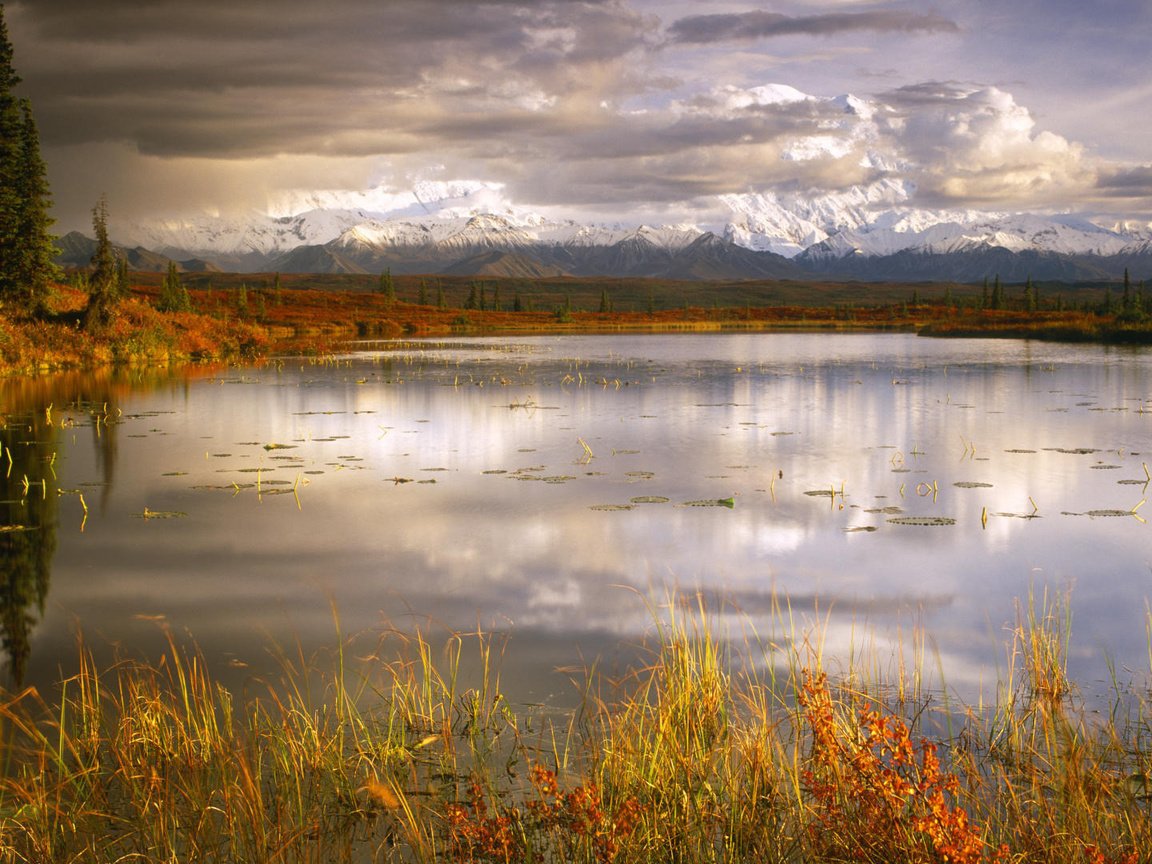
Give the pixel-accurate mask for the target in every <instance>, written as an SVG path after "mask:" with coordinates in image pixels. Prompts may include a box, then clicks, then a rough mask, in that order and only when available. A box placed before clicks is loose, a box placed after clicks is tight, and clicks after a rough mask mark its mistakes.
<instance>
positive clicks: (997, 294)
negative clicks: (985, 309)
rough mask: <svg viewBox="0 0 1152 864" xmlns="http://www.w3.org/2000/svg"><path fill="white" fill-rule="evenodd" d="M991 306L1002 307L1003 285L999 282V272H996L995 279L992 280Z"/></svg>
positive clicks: (994, 307)
mask: <svg viewBox="0 0 1152 864" xmlns="http://www.w3.org/2000/svg"><path fill="white" fill-rule="evenodd" d="M992 308H993V309H1003V308H1004V287H1003V286H1002V285H1001V284H1000V274H999V273H997V274H996V278H995V280H993V282H992Z"/></svg>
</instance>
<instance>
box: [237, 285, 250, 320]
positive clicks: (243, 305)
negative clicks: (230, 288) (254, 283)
mask: <svg viewBox="0 0 1152 864" xmlns="http://www.w3.org/2000/svg"><path fill="white" fill-rule="evenodd" d="M236 314H237V315H238V316H240V317H244V316H245V315H247V314H248V283H247V282H241V283H240V288H239V290H237V291H236Z"/></svg>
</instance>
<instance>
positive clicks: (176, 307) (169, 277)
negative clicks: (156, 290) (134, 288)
mask: <svg viewBox="0 0 1152 864" xmlns="http://www.w3.org/2000/svg"><path fill="white" fill-rule="evenodd" d="M157 308H158V309H159V310H160V311H161V312H187V311H189V310H190V309H191V308H192V301H191V298H189V296H188V290H187V289H186V288H185V287H184V286H183V285H182V284H181V283H180V274H179V272H177V270H176V262H175V261H169V262H168V272H167V273H166V274H165V275H164V282H163V283H162V284H161V286H160V302H159V303H158V304H157Z"/></svg>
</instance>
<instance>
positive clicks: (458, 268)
mask: <svg viewBox="0 0 1152 864" xmlns="http://www.w3.org/2000/svg"><path fill="white" fill-rule="evenodd" d="M914 191H915V190H914V189H913V188H911V186H910V184H909V183H908V182H907V181H901V180H893V179H885V180H880V181H878V182H876V183H873V184H871V185H869V186H860V187H853V188H851V189H848V190H846V191H843V192H838V193H830V194H823V195H809V196H803V195H778V194H771V193H748V194H734V195H726V196H723V197H722V198H721V199H720V201H721V202H722V204H723V205H725V207H726V208H727V210H728V211H729V217H728V220H727V221H726V222H724V223H722V224H720V223H717V224H711V225H705V224H677V225H660V226H649V225H628V224H623V223H611V224H609V223H580V222H576V221H573V220H570V219H564V218H555V217H551V216H548V215H545V214H543V213H541V212H537V211H533V210H529V209H526V208H522V207H518V206H516V205H515V204H513V203H511V202H510V201H508V200H507V199H506V198H505V196H504V194H503V189H502V187H501V186H500V185H498V184H494V183H482V182H456V183H422V184H419V185H418V186H416V187H414V188H413V189H412V190H410V191H407V192H395V191H391V190H386V189H377V190H369V191H367V192H363V193H337V192H318V193H299V194H292V195H285V196H283V197H282V198H281V199H280V200H278V201H276V202H273V205H272V206H271V207H270V208H269V212H268V213H253V214H251V215H250V216H249V217H247V218H243V219H241V218H210V217H200V218H189V219H179V220H169V221H156V222H149V223H147V224H137V225H120V226H116V225H113V233H114V236H115V237H116V239H117V240H118V242H119V243H121V244H122V245H124V246H126V247H128V248H136V249H146V250H150V251H152V252H155V253H158V254H159V255H160V256H163V257H165V258H169V259H173V260H177V261H185V260H188V259H198V260H200V261H208V262H212V263H211V266H216V267H219V268H220V269H225V270H240V271H270V270H279V271H281V272H382V271H383V270H384V269H386V268H387V269H391V270H392V271H393V272H397V273H404V272H408V273H417V272H419V273H433V272H459V273H466V272H469V267H470V266H475V268H481V267H483V268H487V269H486V270H485V272H488V273H490V274H493V275H498V274H499V273H500V272H501V271H502V270H503V271H505V272H504V275H537V276H540V275H563V274H571V275H580V276H589V275H615V276H662V277H668V278H672V277H682V278H772V277H802V276H804V275H810V274H812V273H814V272H815V273H820V274H822V275H824V276H827V277H830V278H869V279H906V278H917V279H979V278H980V277H981V276H986V275H991V272H996V273H998V274H1001V275H1003V276H1004V277H1005V278H1008V279H1013V278H1020V279H1023V278H1026V277H1027V276H1032V277H1034V278H1061V279H1091V278H1109V277H1112V278H1114V277H1115V276H1117V275H1118V274H1119V273H1121V272H1122V271H1123V269H1124V268H1125V267H1130V266H1137V267H1140V266H1145V267H1147V269H1149V270H1150V271H1152V225H1148V224H1135V225H1134V224H1131V223H1128V224H1118V225H1112V226H1108V225H1105V224H1100V223H1097V222H1095V221H1091V220H1089V219H1087V218H1085V217H1082V216H1074V215H1037V214H1026V213H1005V212H999V213H998V212H987V211H969V210H925V209H920V208H916V207H914V206H912V205H911V204H910V201H911V200H912V195H913V193H914ZM301 208H303V209H301ZM469 262H473V263H472V264H470V263H469ZM77 263H79V262H77ZM989 268H994V269H993V270H992V271H990V270H989ZM512 271H515V272H512ZM477 272H478V271H477Z"/></svg>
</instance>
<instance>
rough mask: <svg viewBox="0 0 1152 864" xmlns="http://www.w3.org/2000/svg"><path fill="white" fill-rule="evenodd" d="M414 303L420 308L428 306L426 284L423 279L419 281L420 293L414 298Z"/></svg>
mask: <svg viewBox="0 0 1152 864" xmlns="http://www.w3.org/2000/svg"><path fill="white" fill-rule="evenodd" d="M416 302H417V303H419V304H420V305H421V306H427V305H428V283H427V282H425V281H424V280H423V279H421V280H420V293H419V294H417V296H416Z"/></svg>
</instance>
